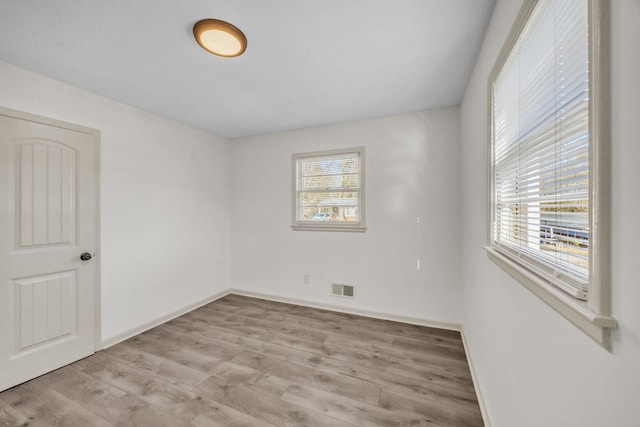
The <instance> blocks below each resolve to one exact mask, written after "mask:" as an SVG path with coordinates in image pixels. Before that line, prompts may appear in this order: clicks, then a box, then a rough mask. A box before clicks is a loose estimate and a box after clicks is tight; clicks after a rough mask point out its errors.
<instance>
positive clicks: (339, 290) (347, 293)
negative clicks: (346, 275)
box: [331, 283, 355, 298]
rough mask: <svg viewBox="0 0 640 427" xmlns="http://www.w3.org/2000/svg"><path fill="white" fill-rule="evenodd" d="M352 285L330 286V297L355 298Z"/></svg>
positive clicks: (334, 284) (339, 284)
mask: <svg viewBox="0 0 640 427" xmlns="http://www.w3.org/2000/svg"><path fill="white" fill-rule="evenodd" d="M354 290H355V289H354V287H353V285H345V284H342V283H332V284H331V295H333V296H334V297H346V298H355V292H354Z"/></svg>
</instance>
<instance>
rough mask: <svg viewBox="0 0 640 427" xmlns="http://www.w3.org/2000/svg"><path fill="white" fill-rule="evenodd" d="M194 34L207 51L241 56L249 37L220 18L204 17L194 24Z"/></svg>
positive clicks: (220, 54) (226, 55)
mask: <svg viewBox="0 0 640 427" xmlns="http://www.w3.org/2000/svg"><path fill="white" fill-rule="evenodd" d="M193 36H194V37H195V38H196V41H197V42H198V44H199V45H200V47H202V48H203V49H204V50H206V51H207V52H210V53H213V54H214V55H218V56H224V57H233V56H240V55H242V54H243V53H244V51H245V49H246V48H247V38H246V37H245V35H244V34H243V33H242V31H240V30H239V29H238V28H237V27H235V26H233V25H231V24H229V23H228V22H225V21H221V20H219V19H203V20H201V21H198V22H196V24H195V25H194V26H193Z"/></svg>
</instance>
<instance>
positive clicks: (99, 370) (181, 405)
mask: <svg viewBox="0 0 640 427" xmlns="http://www.w3.org/2000/svg"><path fill="white" fill-rule="evenodd" d="M84 372H86V373H88V374H89V375H91V376H93V377H95V378H98V379H100V380H101V381H104V382H106V383H109V384H111V385H113V386H115V387H117V388H119V389H121V390H124V391H126V392H127V393H129V394H132V395H134V396H136V397H138V398H140V399H141V400H143V401H145V402H147V403H149V404H150V405H152V406H154V407H155V408H158V412H159V413H165V414H167V415H168V416H171V417H175V418H176V419H180V420H182V421H185V422H191V421H192V420H193V419H194V418H195V417H196V416H197V415H198V414H199V413H200V412H202V411H203V410H204V409H205V408H206V401H205V400H204V399H203V398H202V396H200V395H199V394H197V393H195V392H193V391H192V390H187V389H184V388H178V387H174V386H173V385H171V384H170V383H168V382H166V381H164V380H161V379H159V378H157V377H154V376H151V375H148V374H146V373H144V372H141V371H138V370H136V369H135V368H131V367H129V366H127V365H126V364H124V363H122V362H118V361H117V360H111V361H104V362H100V363H96V364H94V365H91V366H90V367H88V368H86V369H85V371H84Z"/></svg>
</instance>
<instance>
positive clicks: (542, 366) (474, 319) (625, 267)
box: [461, 0, 640, 427]
mask: <svg viewBox="0 0 640 427" xmlns="http://www.w3.org/2000/svg"><path fill="white" fill-rule="evenodd" d="M520 3H521V2H519V1H513V0H501V1H498V3H497V6H496V9H495V11H494V16H493V20H492V22H491V25H490V27H489V31H488V33H487V36H486V38H485V42H484V47H483V49H482V52H481V54H480V56H479V58H478V62H477V64H476V68H475V72H474V73H473V76H472V79H471V82H470V84H469V87H468V88H467V92H466V95H465V98H464V101H463V104H462V107H461V122H462V175H463V181H462V187H463V189H464V191H463V197H462V205H463V206H464V209H463V218H462V224H463V230H464V233H463V236H464V238H463V242H464V267H465V268H464V272H463V283H464V301H465V304H464V313H465V316H464V330H465V332H466V336H467V339H468V341H469V343H470V350H471V351H470V353H471V357H472V360H473V362H474V365H475V368H476V371H477V374H478V377H479V379H480V381H479V383H480V384H479V385H480V388H481V390H482V392H483V396H484V399H485V401H486V403H487V406H488V409H489V413H490V418H491V420H492V421H493V425H494V427H512V426H518V427H527V426H532V427H533V426H536V427H538V426H545V427H555V426H557V427H568V426H580V427H590V426H593V427H603V426H607V427H608V426H611V427H632V426H638V425H640V421H639V420H640V274H639V272H640V270H639V269H638V255H639V254H640V251H639V250H638V245H639V242H640V227H638V226H637V221H638V219H639V218H640V193H639V190H638V185H639V184H640V168H639V167H638V161H639V159H640V143H639V142H638V135H640V120H638V119H639V118H640V55H638V41H640V2H638V1H636V0H616V1H612V2H610V3H611V6H612V21H611V29H612V67H611V69H612V78H611V80H612V92H613V93H612V102H613V111H612V128H613V133H612V140H611V144H612V151H613V162H612V179H613V188H612V199H613V201H612V211H613V218H612V220H613V221H612V222H613V231H612V235H611V240H612V245H613V256H612V269H613V275H612V276H613V277H612V288H613V315H614V316H615V317H616V318H617V319H618V322H619V324H620V327H619V329H618V330H617V331H615V333H614V334H613V351H612V352H611V353H608V352H607V351H605V350H603V349H602V348H601V347H600V346H599V345H598V344H596V343H595V342H593V341H591V339H589V338H588V337H587V336H586V335H585V334H583V333H582V332H580V331H579V330H578V329H577V328H576V327H574V326H573V325H572V324H571V323H569V322H568V321H566V320H565V319H564V318H562V317H561V316H560V315H559V314H557V313H556V312H554V311H553V310H551V309H550V308H549V307H548V306H546V305H545V304H544V303H543V302H541V301H540V300H538V299H537V298H536V297H535V296H534V295H533V294H531V293H530V292H529V291H527V290H526V289H525V288H524V287H523V286H521V285H520V284H519V283H517V282H516V281H514V280H513V279H511V278H510V277H509V276H508V275H507V274H506V273H505V272H504V271H502V270H501V269H499V268H498V267H497V266H495V265H494V264H493V263H491V262H490V261H489V260H488V259H487V257H486V255H485V253H484V251H483V249H482V245H483V244H485V239H486V230H487V216H486V207H487V185H486V184H487V165H486V160H485V159H486V154H487V151H486V149H487V138H486V135H487V99H486V96H487V76H488V74H489V70H490V68H491V67H492V66H493V63H494V61H495V59H496V56H497V54H498V52H499V50H500V49H501V47H502V44H503V42H504V40H505V37H506V35H507V33H508V32H509V30H510V28H511V25H512V23H513V20H514V17H515V16H516V14H517V12H518V9H519V6H520Z"/></svg>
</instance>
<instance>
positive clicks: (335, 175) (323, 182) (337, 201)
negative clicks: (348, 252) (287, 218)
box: [296, 152, 361, 226]
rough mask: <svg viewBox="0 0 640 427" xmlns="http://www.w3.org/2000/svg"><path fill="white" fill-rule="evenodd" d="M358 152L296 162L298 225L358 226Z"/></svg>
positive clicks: (359, 205) (359, 199)
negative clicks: (329, 224)
mask: <svg viewBox="0 0 640 427" xmlns="http://www.w3.org/2000/svg"><path fill="white" fill-rule="evenodd" d="M360 171H361V159H360V152H350V153H340V154H329V155H319V156H310V157H301V158H298V159H297V160H296V172H297V179H296V181H297V182H296V191H297V195H296V201H297V209H296V218H297V222H299V223H300V222H307V221H308V222H311V223H313V224H314V225H318V226H320V225H322V223H324V222H327V223H331V224H351V225H353V224H359V223H360V211H361V182H360V181H361V179H360Z"/></svg>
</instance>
